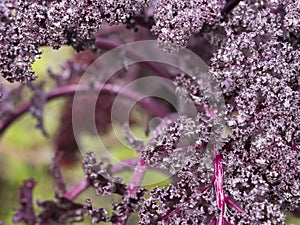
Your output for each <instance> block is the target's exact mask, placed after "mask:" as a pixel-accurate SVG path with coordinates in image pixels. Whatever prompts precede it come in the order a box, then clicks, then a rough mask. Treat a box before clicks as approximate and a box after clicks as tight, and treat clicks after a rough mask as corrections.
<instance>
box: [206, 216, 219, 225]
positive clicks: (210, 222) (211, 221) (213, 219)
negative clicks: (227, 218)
mask: <svg viewBox="0 0 300 225" xmlns="http://www.w3.org/2000/svg"><path fill="white" fill-rule="evenodd" d="M216 220H217V219H216V217H215V216H214V217H213V218H212V219H211V220H210V221H209V223H208V224H207V225H213V223H214V222H215V221H216Z"/></svg>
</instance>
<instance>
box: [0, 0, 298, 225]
mask: <svg viewBox="0 0 300 225" xmlns="http://www.w3.org/2000/svg"><path fill="white" fill-rule="evenodd" d="M153 38H157V40H158V42H159V43H160V47H161V50H162V51H171V52H174V51H175V52H176V51H177V52H178V51H180V49H182V48H185V47H186V48H188V49H190V50H192V51H193V52H194V53H195V54H196V55H198V56H200V57H201V58H202V59H203V61H205V62H206V63H207V64H208V72H207V73H208V74H207V76H210V77H212V79H214V81H215V82H216V83H217V85H218V87H220V90H221V93H217V95H218V96H222V97H223V98H224V107H223V108H222V110H223V112H222V118H223V120H224V121H225V126H223V124H222V126H221V123H222V122H221V121H220V120H219V119H218V118H217V116H216V114H215V111H214V109H213V108H212V107H211V104H210V103H211V102H210V100H209V97H208V96H207V95H206V94H205V85H204V86H203V84H202V81H201V80H200V79H198V78H197V77H191V76H188V75H187V74H185V73H182V72H178V70H174V69H170V68H169V67H164V66H163V65H161V64H155V63H154V64H150V63H148V64H145V65H144V66H142V65H136V67H134V66H130V67H128V68H127V69H124V70H122V71H119V72H118V73H117V74H116V76H114V77H113V78H111V79H110V80H109V81H108V82H107V83H105V84H102V85H100V86H101V88H102V91H103V93H102V94H101V95H106V98H103V99H102V100H97V102H98V103H97V106H96V112H95V114H96V116H97V121H96V123H97V124H98V129H99V130H100V132H99V133H101V134H102V133H105V132H106V131H107V130H108V129H109V128H108V127H109V124H110V123H111V120H110V113H111V104H112V101H113V97H114V96H116V95H118V94H119V93H120V90H121V87H122V86H124V85H126V84H128V83H130V82H131V81H133V80H135V79H138V78H141V77H143V75H141V74H145V73H146V72H147V73H150V72H151V74H153V75H155V76H161V77H164V78H166V77H167V78H168V79H169V80H171V81H172V82H174V83H175V85H176V88H177V95H179V96H180V95H182V96H184V97H185V98H186V96H188V99H187V101H189V102H192V104H193V105H194V106H195V108H196V109H197V112H196V116H194V117H191V116H189V115H177V114H176V110H175V109H174V108H172V107H171V106H170V105H168V104H166V103H165V102H163V101H161V100H160V99H157V98H150V99H148V100H145V101H140V102H139V104H140V105H141V106H142V107H143V108H144V109H147V110H148V111H149V112H148V113H149V115H150V116H157V114H159V115H160V117H161V123H160V125H159V126H157V127H156V128H155V129H153V130H151V132H149V130H148V131H146V133H150V137H149V141H148V143H147V144H145V145H144V143H143V142H140V141H139V140H136V139H135V138H134V137H133V136H131V135H130V134H129V132H128V125H127V128H126V130H127V132H126V133H127V136H126V138H125V139H126V141H127V142H128V144H129V145H131V147H132V148H133V149H135V150H136V151H137V153H138V155H139V158H132V159H131V158H130V159H125V160H123V161H120V162H118V163H113V164H112V163H108V162H107V161H106V160H105V159H98V158H97V155H96V153H94V152H88V153H86V154H85V155H84V157H83V160H82V164H83V170H84V173H85V177H84V178H83V179H82V180H81V181H79V182H78V184H76V185H74V186H73V187H71V188H70V189H66V186H65V181H64V180H63V176H62V173H61V168H60V160H61V157H62V153H61V152H65V154H66V153H67V154H70V152H72V151H74V149H79V147H78V146H77V143H76V141H75V138H74V134H73V129H72V122H71V119H70V117H71V114H72V113H71V112H72V110H74V109H72V106H71V103H70V104H67V106H66V107H65V109H64V114H63V115H62V121H68V122H67V123H65V124H64V125H63V126H61V127H60V131H59V132H58V136H57V137H56V141H55V142H56V143H57V145H58V146H59V147H58V150H59V151H60V152H59V153H57V154H56V155H55V158H54V162H53V165H52V167H51V173H52V175H53V177H54V179H55V180H56V182H57V183H56V185H55V187H56V188H55V191H56V193H55V200H51V201H38V202H37V207H39V208H40V212H35V207H34V205H35V203H34V201H33V194H32V191H33V188H34V186H35V185H36V182H35V181H33V180H32V179H29V180H26V181H24V184H23V186H22V187H21V188H20V193H19V202H20V208H19V209H18V210H17V211H16V214H15V216H14V218H13V221H14V223H20V222H21V223H25V224H28V225H48V224H52V223H58V224H66V223H69V222H78V221H82V220H83V218H84V217H85V216H86V217H90V218H91V220H92V222H93V223H100V222H110V223H112V224H114V225H124V224H126V223H127V224H129V222H128V221H129V218H130V217H131V215H137V216H138V221H137V223H138V224H140V225H156V224H157V225H169V224H178V225H179V224H182V225H183V224H190V225H196V224H197V225H198V224H201V225H213V224H216V225H225V224H228V225H247V224H249V225H250V224H251V225H269V224H272V225H273V224H274V225H284V224H285V219H286V214H287V213H291V212H295V215H297V212H299V207H300V130H299V128H300V93H299V92H300V66H299V65H300V50H299V47H300V41H299V40H300V1H299V0H284V1H279V0H272V1H265V0H262V1H254V0H244V1H237V0H223V1H215V0H213V1H205V0H180V1H179V0H161V1H156V0H152V1H151V0H149V1H147V0H136V1H133V0H130V1H129V0H128V1H125V0H122V1H107V0H99V1H96V0H94V1H86V0H84V1H75V0H71V1H58V0H53V1H41V0H28V1H18V0H2V1H1V3H0V47H1V48H0V74H1V75H2V77H3V78H4V79H6V80H7V81H9V82H21V83H22V84H21V86H20V87H19V88H16V89H14V90H11V89H9V88H8V87H6V86H4V85H3V87H1V88H2V89H1V108H0V134H3V133H4V131H5V130H6V129H7V128H8V127H9V126H10V125H11V124H12V123H13V122H14V121H15V120H17V119H18V118H19V117H20V116H22V115H23V114H25V113H26V112H31V113H32V115H33V117H35V118H37V120H38V125H37V128H39V129H41V131H42V132H43V133H44V134H47V131H46V128H45V127H44V125H43V120H44V118H43V109H44V105H45V104H46V103H47V102H48V101H50V100H52V99H56V98H58V97H63V96H65V97H67V96H68V97H71V99H72V98H73V96H74V94H75V93H76V92H78V91H80V92H83V93H89V92H91V87H90V86H92V87H93V88H95V89H97V87H99V82H101V81H99V82H96V81H94V83H92V84H90V85H87V86H84V85H81V84H79V83H78V80H79V79H80V78H81V77H82V76H83V73H84V71H85V70H86V69H87V68H88V66H89V64H91V63H92V62H93V61H94V60H95V58H96V57H97V56H101V55H103V54H105V52H107V51H109V50H111V49H114V48H116V47H118V46H120V45H122V44H124V43H128V42H134V41H139V40H147V39H153ZM62 45H71V46H72V47H73V48H74V49H75V50H76V51H78V52H79V51H83V50H89V51H85V52H83V53H78V55H79V54H81V55H80V57H82V58H81V59H78V58H77V59H75V60H74V61H70V62H68V63H67V64H65V65H64V66H63V68H62V72H60V74H56V73H54V72H51V71H49V75H50V78H51V79H53V80H55V82H52V83H55V85H54V86H53V87H52V89H51V90H50V91H46V90H45V88H44V85H43V83H36V81H35V79H36V78H37V77H36V76H35V74H34V72H33V71H32V68H31V65H32V63H33V62H34V61H36V60H37V59H38V58H39V57H40V55H41V52H40V50H39V47H41V46H51V47H53V48H55V49H57V48H59V47H60V46H62ZM78 55H77V57H78ZM145 67H147V68H145ZM99 70H100V71H101V68H99ZM38 80H39V79H37V81H38ZM26 88H27V89H28V90H29V92H30V93H31V98H30V99H29V100H28V99H26V98H24V97H23V89H26ZM136 94H137V93H130V94H128V95H127V97H129V98H130V97H133V98H134V97H135V96H136ZM125 95H126V93H125ZM112 96H113V97H112ZM91 98H95V96H91ZM88 99H89V97H84V98H82V101H89V100H88ZM157 109H158V110H157ZM75 110H76V109H75ZM157 111H159V112H158V113H157ZM78 113H82V115H83V117H84V115H86V112H85V111H84V109H82V110H81V109H80V110H79V112H78ZM131 122H135V121H131ZM83 124H84V121H83ZM220 127H221V128H220ZM87 129H88V128H87ZM145 129H146V130H147V128H145ZM64 133H65V134H66V133H67V134H68V135H67V136H66V137H67V138H62V135H63V134H64ZM64 137H65V136H64ZM68 141H69V142H68ZM150 166H151V168H153V169H156V170H158V171H161V172H166V171H168V173H170V174H171V179H170V180H171V181H170V183H169V184H168V185H167V186H156V187H154V188H147V187H143V186H141V183H142V180H143V178H144V175H145V173H146V172H147V170H146V167H150ZM125 170H130V171H131V172H132V179H131V181H130V183H128V184H127V183H125V182H124V181H122V179H121V178H118V177H116V176H115V174H116V173H118V172H121V171H125ZM89 187H91V188H94V189H95V192H96V194H97V195H98V196H99V198H100V197H101V196H112V198H113V196H116V195H117V196H119V197H118V201H117V200H112V202H111V209H106V208H104V207H101V206H100V207H96V206H94V203H95V202H96V201H97V199H87V200H86V201H85V202H81V203H77V202H75V199H76V198H77V197H78V196H79V195H80V194H82V193H83V192H85V191H86V190H87V189H88V188H89ZM298 215H299V213H298ZM0 223H1V222H0Z"/></svg>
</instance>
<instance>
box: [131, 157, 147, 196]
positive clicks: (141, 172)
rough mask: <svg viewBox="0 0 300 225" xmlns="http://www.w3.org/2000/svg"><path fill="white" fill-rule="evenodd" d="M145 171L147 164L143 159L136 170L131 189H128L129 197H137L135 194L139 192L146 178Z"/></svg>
mask: <svg viewBox="0 0 300 225" xmlns="http://www.w3.org/2000/svg"><path fill="white" fill-rule="evenodd" d="M145 169H146V163H145V161H144V160H143V159H142V158H141V159H140V161H139V163H138V164H137V165H136V167H135V168H134V172H133V175H132V179H131V181H130V184H129V187H128V195H129V196H130V197H134V196H135V194H136V192H137V190H138V187H139V186H140V185H141V183H142V181H143V178H144V176H145Z"/></svg>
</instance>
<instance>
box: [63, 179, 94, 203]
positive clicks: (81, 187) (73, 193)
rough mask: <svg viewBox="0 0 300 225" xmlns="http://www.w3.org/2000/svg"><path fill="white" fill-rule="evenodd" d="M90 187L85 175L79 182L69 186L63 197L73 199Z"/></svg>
mask: <svg viewBox="0 0 300 225" xmlns="http://www.w3.org/2000/svg"><path fill="white" fill-rule="evenodd" d="M89 187H90V182H89V180H88V179H87V178H86V177H85V178H83V179H82V180H81V181H79V183H77V184H75V185H74V186H73V187H71V188H70V189H69V190H68V191H67V192H66V193H65V194H64V197H65V198H67V199H69V200H74V199H75V198H76V197H77V196H78V195H80V194H81V193H82V192H83V191H85V190H86V189H88V188H89Z"/></svg>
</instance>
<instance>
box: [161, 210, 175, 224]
mask: <svg viewBox="0 0 300 225" xmlns="http://www.w3.org/2000/svg"><path fill="white" fill-rule="evenodd" d="M179 210H180V208H176V209H174V210H172V211H171V212H169V213H168V214H167V215H165V216H164V217H163V218H161V219H160V221H165V220H166V219H168V218H169V217H170V216H171V215H172V214H173V213H177V212H179Z"/></svg>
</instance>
